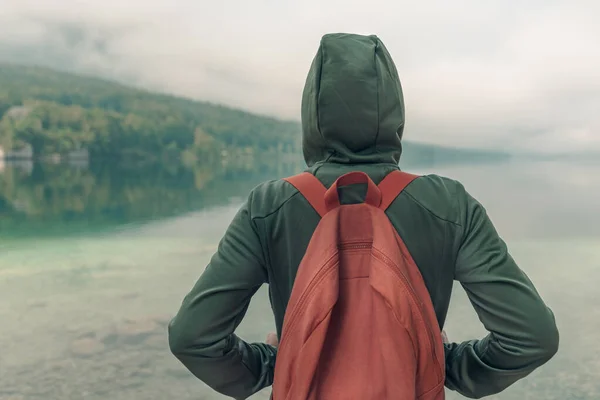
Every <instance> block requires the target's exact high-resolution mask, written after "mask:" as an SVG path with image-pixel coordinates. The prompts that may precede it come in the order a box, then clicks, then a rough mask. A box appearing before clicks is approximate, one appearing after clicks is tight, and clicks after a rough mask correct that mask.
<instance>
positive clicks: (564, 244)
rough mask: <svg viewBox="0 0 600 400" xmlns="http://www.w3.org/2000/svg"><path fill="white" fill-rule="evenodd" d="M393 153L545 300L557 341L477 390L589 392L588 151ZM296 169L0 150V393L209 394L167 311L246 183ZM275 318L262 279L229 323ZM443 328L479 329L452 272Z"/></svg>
mask: <svg viewBox="0 0 600 400" xmlns="http://www.w3.org/2000/svg"><path fill="white" fill-rule="evenodd" d="M403 167H404V168H405V169H407V170H409V171H411V172H415V173H431V172H435V173H438V174H441V175H445V176H450V177H452V178H456V179H459V180H461V181H462V182H463V183H464V185H465V186H466V187H467V189H468V190H469V191H470V192H471V193H472V194H473V195H474V196H475V197H477V198H478V199H479V200H480V201H481V202H482V203H483V204H484V205H485V206H486V208H487V209H488V212H489V214H490V216H491V218H492V220H493V221H494V222H495V224H496V227H497V229H498V230H499V232H500V233H501V235H502V236H503V237H504V239H505V240H506V241H507V242H508V245H509V248H510V249H511V250H512V253H513V255H514V257H515V258H516V260H517V261H518V262H519V264H520V265H521V267H522V268H523V269H524V270H525V271H526V273H527V274H528V275H529V276H530V277H531V278H532V280H533V281H534V282H535V283H536V285H537V287H538V289H539V291H540V293H541V295H542V296H543V297H544V299H545V300H546V301H547V303H548V304H549V305H550V306H551V307H552V308H553V310H554V312H555V314H556V317H557V321H558V324H559V328H560V331H561V345H560V350H559V353H558V354H557V356H556V357H555V358H554V359H553V360H552V361H551V362H550V363H548V364H547V365H546V366H545V367H544V368H543V369H541V370H539V371H538V372H535V373H533V374H532V375H531V376H529V377H528V378H526V379H525V380H523V381H521V382H519V383H517V384H516V385H514V386H513V387H511V388H510V389H508V390H507V391H505V392H504V393H502V394H501V395H498V396H494V397H491V398H492V399H525V400H527V399H560V400H564V399H573V400H577V399H598V398H600V380H598V377H600V344H599V342H598V339H597V338H598V332H599V331H600V307H599V306H600V292H599V291H598V290H597V287H598V282H600V268H598V267H599V266H600V213H599V212H598V211H599V210H600V207H599V205H600V163H596V164H594V163H587V164H585V163H580V164H577V163H574V162H559V161H554V162H552V161H544V162H536V163H532V162H525V161H518V160H505V161H496V162H490V163H470V164H469V163H466V164H460V163H457V162H453V163H451V164H443V163H436V162H435V160H429V162H427V163H421V164H419V163H414V164H410V165H403ZM300 168H301V165H299V164H289V165H279V166H277V167H262V168H261V169H260V170H252V169H236V170H233V169H228V168H209V167H206V168H201V167H197V168H195V169H191V168H185V167H183V166H180V165H145V166H144V165H129V166H125V165H119V164H115V163H105V165H103V166H86V165H71V166H69V165H35V166H34V165H31V164H29V163H22V164H18V165H12V164H10V165H3V166H2V168H1V172H0V299H1V301H0V348H1V349H2V350H1V351H0V399H3V400H4V399H12V400H17V399H19V400H22V399H65V400H67V399H111V400H121V399H123V400H125V399H127V400H130V399H148V400H151V399H161V400H162V399H179V400H184V399H195V400H197V399H220V398H222V397H221V396H218V395H216V394H215V393H213V392H212V391H210V390H209V389H207V388H206V387H205V386H204V385H203V384H202V383H201V382H199V381H198V380H196V379H195V378H193V377H192V376H191V375H190V374H189V373H188V372H187V370H185V369H184V368H183V367H182V366H181V365H180V364H179V362H178V361H177V360H176V359H175V358H174V357H173V356H172V355H171V354H170V352H169V349H168V345H167V339H166V324H167V321H168V320H169V318H170V317H171V316H172V315H173V313H174V312H176V310H177V309H178V307H179V304H180V302H181V300H182V298H183V296H184V295H185V294H186V293H187V291H188V290H189V289H190V288H191V286H192V285H193V283H194V282H195V280H196V279H197V277H198V276H199V275H200V273H201V272H202V270H203V268H204V266H205V265H206V263H207V261H208V259H209V258H210V256H211V255H212V253H213V252H214V251H215V248H216V246H217V243H218V240H219V239H220V235H221V234H222V233H223V232H224V230H225V228H226V227H227V225H228V223H229V221H230V220H231V218H232V217H233V215H234V213H235V211H236V210H237V208H238V207H239V205H240V204H241V202H242V201H243V199H244V198H245V197H246V195H247V194H248V192H249V190H250V189H251V188H252V187H253V186H255V185H256V184H257V183H259V182H261V181H263V180H266V179H273V178H278V177H282V176H285V175H289V174H292V173H295V172H297V171H299V169H300ZM273 327H274V324H273V318H272V315H271V311H270V307H269V304H268V299H267V295H266V287H265V288H263V290H261V291H260V292H259V293H258V294H257V296H256V297H255V298H254V299H253V301H252V304H251V307H250V309H249V311H248V314H247V318H246V319H245V320H244V322H242V325H241V327H240V329H239V334H240V335H241V336H242V337H243V338H245V339H246V340H249V341H262V340H263V339H264V337H265V336H266V334H267V333H268V332H269V331H272V330H273ZM446 330H447V332H448V334H449V336H450V339H451V340H454V341H457V340H465V339H471V338H475V337H481V336H482V335H483V334H484V331H483V329H482V327H481V326H480V323H479V321H478V319H477V316H476V315H475V313H474V311H473V310H472V308H471V306H470V304H469V302H468V300H467V299H466V297H465V295H464V292H463V291H462V289H461V288H460V286H457V287H456V288H455V294H454V297H453V300H452V304H451V309H450V313H449V316H448V322H447V326H446ZM267 396H268V391H264V392H262V393H259V394H257V395H256V396H255V398H257V399H261V398H263V399H266V398H267ZM448 398H449V399H451V400H452V399H459V398H461V396H458V395H456V394H455V393H449V395H448Z"/></svg>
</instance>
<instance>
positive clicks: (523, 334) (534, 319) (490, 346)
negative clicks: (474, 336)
mask: <svg viewBox="0 0 600 400" xmlns="http://www.w3.org/2000/svg"><path fill="white" fill-rule="evenodd" d="M460 189H461V190H460V192H459V193H458V194H457V198H458V201H459V203H460V207H459V208H460V210H461V220H462V221H461V225H462V235H460V242H459V243H457V246H458V253H457V258H456V265H455V279H456V280H457V281H459V282H460V283H461V285H462V287H463V288H464V290H465V291H466V293H467V295H468V297H469V300H470V301H471V303H472V305H473V307H474V308H475V311H476V312H477V315H478V316H479V319H480V320H481V322H482V323H483V325H484V326H485V328H486V329H487V330H488V332H489V334H488V335H487V336H486V337H485V338H484V339H482V340H472V341H467V342H463V343H460V344H456V343H450V344H445V345H444V346H445V350H446V386H447V387H448V388H449V389H452V390H455V391H458V392H459V393H461V394H462V395H464V396H466V397H470V398H480V397H484V396H488V395H492V394H495V393H498V392H500V391H502V390H504V389H506V388H507V387H508V386H510V385H512V384H513V383H515V382H516V381H518V380H519V379H521V378H524V377H525V376H527V375H528V374H530V373H531V372H532V371H533V370H535V369H536V368H538V367H539V366H541V365H542V364H544V363H546V362H547V361H548V360H550V358H552V356H554V354H555V353H556V352H557V350H558V342H559V335H558V330H557V327H556V322H555V320H554V315H553V313H552V311H551V310H550V309H549V308H548V307H547V306H546V305H545V304H544V302H543V300H542V298H541V297H540V295H539V294H538V292H537V291H536V289H535V287H534V285H533V283H532V282H531V281H530V280H529V278H528V277H527V275H525V273H524V272H523V271H522V270H521V269H519V267H518V266H517V264H516V263H515V261H514V260H513V258H512V257H511V256H510V254H509V252H508V249H507V247H506V244H505V243H504V241H503V240H502V239H501V238H500V237H499V235H498V233H497V232H496V229H495V228H494V226H493V224H492V222H491V221H490V219H489V218H488V216H487V214H486V211H485V209H484V207H483V206H482V205H481V204H480V203H479V202H477V201H476V200H475V199H474V198H473V197H471V196H470V195H469V194H468V193H466V191H465V190H464V188H463V187H462V186H460Z"/></svg>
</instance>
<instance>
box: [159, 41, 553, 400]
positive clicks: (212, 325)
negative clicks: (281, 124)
mask: <svg viewBox="0 0 600 400" xmlns="http://www.w3.org/2000/svg"><path fill="white" fill-rule="evenodd" d="M301 112H302V131H303V153H304V159H305V161H306V164H307V166H308V169H307V170H306V172H307V173H308V174H309V175H310V176H307V175H306V174H304V175H302V177H303V178H302V179H303V180H302V179H297V178H294V179H284V180H273V181H269V182H265V183H263V184H261V185H259V186H258V187H256V188H255V189H254V190H252V192H251V193H250V194H249V196H248V198H247V201H246V202H245V204H244V205H243V206H242V207H241V209H240V210H239V212H238V213H237V214H236V216H235V217H234V218H233V221H232V222H231V224H230V225H229V227H228V229H227V231H226V233H225V235H224V237H223V238H222V240H221V242H220V244H219V247H218V249H217V251H216V253H215V254H214V256H213V257H212V259H211V260H210V263H209V264H208V266H207V267H206V269H205V270H204V272H203V273H202V274H201V276H200V278H199V279H198V281H197V282H196V284H195V285H194V287H193V288H192V289H191V291H190V292H189V294H187V296H186V297H185V298H184V300H183V303H182V305H181V308H180V309H179V311H178V313H177V315H176V316H175V317H174V318H173V320H172V321H171V323H170V325H169V344H170V348H171V351H172V352H173V354H174V355H175V356H176V357H177V358H178V359H179V360H180V361H181V362H182V363H183V365H185V367H187V368H188V369H189V370H190V371H191V373H193V374H194V375H195V376H196V377H198V378H199V379H200V380H202V381H203V382H204V383H206V384H207V385H208V386H210V387H211V388H213V389H214V390H216V391H217V392H219V393H221V394H223V395H226V396H229V397H231V398H235V399H245V398H248V397H250V396H251V395H253V394H254V393H256V392H258V391H260V390H262V389H264V388H266V387H269V386H271V385H273V386H274V393H273V398H274V399H275V400H279V399H282V400H283V398H288V399H299V400H301V399H309V398H310V399H313V398H314V399H318V398H319V397H321V398H325V399H329V398H331V397H327V396H326V395H324V393H334V392H331V391H332V390H343V387H344V386H348V387H352V388H353V390H354V391H355V393H356V396H357V397H356V398H357V399H358V398H361V399H367V398H373V399H386V398H390V399H396V398H410V396H408V397H400V393H394V390H408V391H411V393H413V394H412V395H411V396H414V397H412V398H416V397H419V398H422V399H429V398H431V399H443V396H444V394H443V387H444V386H445V387H446V388H448V389H450V390H453V391H457V392H459V393H461V394H462V395H464V396H466V397H469V398H481V397H484V396H488V395H492V394H496V393H499V392H501V391H503V390H505V389H506V388H508V387H509V386H511V385H512V384H514V383H515V382H517V381H518V380H520V379H522V378H524V377H526V376H528V375H529V374H530V373H531V372H533V371H534V370H536V369H537V368H539V367H540V366H542V365H543V364H545V363H546V362H547V361H548V360H550V359H551V358H552V357H553V356H554V354H555V353H556V352H557V350H558V343H559V334H558V330H557V327H556V322H555V318H554V315H553V313H552V311H551V310H550V309H549V308H548V307H547V306H546V305H545V304H544V301H543V300H542V298H541V297H540V295H539V294H538V292H537V290H536V288H535V287H534V285H533V283H532V282H531V280H530V279H529V278H528V277H527V275H526V274H525V273H524V272H523V271H522V270H521V269H520V268H519V267H518V266H517V264H516V262H515V260H514V259H513V258H512V257H511V255H510V254H509V251H508V249H507V246H506V244H505V242H504V241H503V240H502V239H501V237H500V236H499V234H498V233H497V231H496V229H495V228H494V225H493V224H492V221H491V220H490V218H489V217H488V215H487V214H486V210H485V208H484V207H483V206H482V205H481V204H480V203H479V202H478V201H477V200H476V199H475V198H473V196H471V195H470V194H469V193H468V192H467V190H466V189H465V187H464V186H463V185H462V184H461V183H460V182H458V181H456V180H453V179H450V178H445V177H441V176H438V175H426V176H411V175H409V174H405V173H404V172H400V171H399V167H398V164H399V161H400V157H401V154H402V141H401V139H402V136H403V130H404V123H405V108H404V99H403V94H402V88H401V85H400V80H399V78H398V73H397V70H396V67H395V65H394V62H393V61H392V58H391V56H390V54H389V53H388V51H387V50H386V48H385V46H384V44H383V43H382V42H381V40H380V39H379V38H378V37H376V36H374V35H371V36H363V35H355V34H342V33H336V34H327V35H325V36H323V38H322V40H321V43H320V46H319V49H318V51H317V54H316V56H315V58H314V60H313V63H312V65H311V68H310V71H309V73H308V77H307V79H306V84H305V87H304V92H303V97H302V109H301ZM315 178H316V180H315ZM400 186H401V187H400ZM311 196H312V197H311ZM390 196H391V197H390ZM311 199H312V200H311ZM323 199H325V200H323ZM384 203H385V207H384V205H383V204H384ZM344 210H354V211H352V212H347V211H344ZM382 216H384V217H386V218H385V220H384V219H382ZM359 217H360V218H363V220H362V221H363V222H364V223H362V225H356V224H358V222H357V218H359ZM369 221H379V222H378V223H377V224H373V226H371V225H370V224H371V222H369ZM353 224H354V225H353ZM350 226H354V227H355V228H352V229H346V230H344V227H350ZM317 227H319V228H317ZM336 227H337V228H336ZM325 229H330V230H329V231H325ZM335 229H338V231H336V230H335ZM327 232H329V233H330V234H329V233H327ZM313 235H321V236H319V237H318V238H316V239H315V240H311V239H313ZM336 235H337V236H336ZM353 235H354V236H353ZM352 237H356V238H358V239H356V240H357V242H356V243H359V242H358V240H359V239H360V243H363V244H360V245H357V246H348V245H347V243H350V242H351V239H352ZM336 238H337V239H336ZM340 238H341V239H340ZM365 238H366V239H365ZM342 240H345V241H346V242H344V243H342V242H341V241H342ZM348 241H350V242H348ZM330 243H332V245H331V246H329V244H330ZM376 243H379V244H381V248H382V249H383V250H381V249H379V248H375V247H377V246H379V244H377V245H376ZM390 243H392V244H393V245H389V246H388V244H390ZM396 244H397V246H396ZM326 245H327V246H326ZM386 246H387V247H386ZM317 250H318V251H321V252H329V253H327V254H328V257H330V258H328V260H329V259H331V260H334V261H333V262H332V263H333V264H331V263H330V264H327V263H326V261H327V260H324V258H323V257H321V256H319V254H321V255H323V254H325V253H319V254H317V253H315V252H316V251H317ZM383 253H385V254H383ZM305 256H306V257H305ZM313 256H314V257H313ZM309 257H310V260H304V262H303V259H305V258H307V259H308V258H309ZM386 260H387V261H386ZM384 261H385V262H384ZM348 265H353V266H355V267H356V268H357V269H358V268H359V269H361V271H366V272H364V274H366V275H364V274H363V272H360V273H357V274H358V275H356V276H353V277H352V278H353V280H352V282H351V281H350V280H349V279H347V280H345V281H343V276H346V275H348V274H353V273H355V272H356V271H355V272H352V271H348V270H344V268H345V266H348ZM300 266H302V268H300ZM311 268H314V271H311V270H310V269H311ZM330 271H334V272H333V273H330ZM313 272H314V275H311V274H312V273H313ZM363 275H364V276H363ZM311 276H312V278H315V277H316V276H318V277H319V279H318V280H317V279H316V278H315V279H312V278H310V277H311ZM381 277H387V278H381ZM309 278H310V279H309ZM354 278H356V279H354ZM454 281H458V282H459V283H460V284H461V286H462V288H463V289H464V290H465V292H466V294H467V295H468V297H469V300H470V301H471V304H472V305H473V307H474V309H475V311H476V313H477V315H478V317H479V319H480V320H481V322H482V324H483V325H484V327H485V328H486V330H487V331H488V332H489V333H488V335H487V336H485V337H484V338H482V339H473V340H468V341H464V342H462V343H453V342H452V343H448V340H447V338H445V333H444V334H443V336H442V330H443V327H444V323H445V320H446V314H447V312H448V306H449V303H450V296H451V292H452V286H453V282H454ZM321 282H324V283H321ZM265 283H266V284H268V285H269V298H270V302H271V306H272V310H273V313H274V317H275V325H276V330H277V333H276V334H270V335H269V336H268V338H267V341H266V343H248V342H246V341H244V340H243V339H242V338H240V337H238V336H237V335H236V334H235V331H236V328H237V327H238V325H239V324H240V322H241V321H242V319H243V317H244V315H245V313H246V310H247V308H248V305H249V303H250V300H251V298H252V296H253V295H254V294H255V293H256V292H257V290H258V289H259V288H260V287H261V286H262V285H263V284H265ZM353 285H354V286H353ZM300 286H302V287H300ZM311 288H312V289H311ZM352 288H356V289H352ZM305 289H306V290H305ZM296 292H297V293H296ZM353 294H354V295H355V296H360V299H356V298H354V297H353ZM411 296H412V297H411ZM326 303H327V304H329V303H331V304H329V305H328V306H325V304H326ZM369 310H370V311H369ZM386 310H387V311H386ZM397 310H404V311H405V312H399V311H397ZM386 313H387V314H386ZM292 314H293V315H292ZM407 315H408V316H407ZM412 316H416V317H415V318H412ZM409 317H410V318H409ZM354 319H356V321H358V322H356V324H355V325H352V326H353V328H352V329H348V328H345V326H347V325H345V324H346V323H348V324H350V323H352V324H354V323H355V322H354ZM361 319H362V321H364V325H365V326H363V325H361V324H360V320H361ZM351 320H352V322H349V321H351ZM315 321H316V322H315ZM321 321H326V323H322V324H319V323H317V322H321ZM423 322H425V323H423ZM411 324H413V325H411ZM323 325H326V326H325V327H323ZM376 327H389V328H386V329H384V330H380V331H375V330H374V329H375V328H376ZM359 333H360V334H361V335H362V334H364V336H362V339H361V338H360V337H359V336H353V335H359ZM282 334H283V336H282ZM443 337H444V338H445V339H444V340H443V339H442V338H443ZM278 338H280V339H281V340H278ZM428 339H429V340H431V342H430V343H427V340H428ZM359 340H360V341H359ZM442 340H443V341H444V343H443V344H442ZM286 341H288V342H289V345H288V346H286V345H285V342H286ZM338 342H339V343H344V344H349V345H348V346H346V347H343V346H342V344H339V345H338V344H336V343H338ZM278 346H279V347H278ZM396 346H397V347H396ZM284 347H285V349H284ZM423 349H425V350H423ZM422 350H423V351H422ZM438 350H440V351H439V352H438ZM278 353H279V357H280V358H278ZM303 354H304V355H303ZM318 354H321V356H318ZM315 355H317V356H316V357H317V358H315ZM325 355H327V356H325ZM319 357H320V358H319ZM344 357H345V358H344ZM361 357H362V358H361ZM401 357H406V360H410V361H407V362H406V364H407V365H411V367H410V368H408V367H407V369H406V370H402V371H403V372H401V374H406V375H407V376H408V377H410V379H412V382H413V383H414V382H415V379H413V377H417V379H423V382H426V381H428V379H429V381H430V382H432V383H431V385H430V386H427V388H426V386H422V387H420V388H419V387H417V388H414V389H413V388H408V387H404V386H403V387H400V386H399V385H401V383H397V382H391V381H394V380H397V381H399V382H400V381H404V380H403V377H402V376H400V377H397V379H388V380H387V381H384V380H382V379H377V376H375V375H372V374H371V375H370V371H382V373H383V375H381V376H385V374H386V368H387V367H386V366H390V367H389V368H396V367H398V368H404V367H402V365H401V364H399V363H398V360H396V358H401ZM436 357H437V358H436ZM276 359H277V368H276ZM291 360H294V361H293V362H292V361H291ZM401 361H402V360H401ZM437 364H441V368H442V370H441V371H437V372H436V371H435V370H434V368H436V367H435V366H436V365H437ZM326 365H327V366H328V367H325V366H326ZM332 365H336V366H337V367H336V368H338V369H344V371H343V372H344V373H343V374H342V373H341V372H340V373H337V372H336V370H334V369H331V368H330V367H331V366H332ZM284 366H285V369H286V370H285V371H284V370H283V368H284ZM392 366H393V367H392ZM412 366H414V368H413V367H412ZM328 368H329V369H328ZM290 371H291V372H290ZM392 372H394V373H396V371H395V370H394V371H392ZM425 375H431V377H427V376H425ZM353 376H356V378H355V382H353V381H352V380H351V379H350V378H351V377H353ZM361 376H367V377H369V379H371V381H370V382H369V385H366V386H369V387H368V388H366V387H365V385H364V384H363V383H364V382H363V381H361ZM344 377H346V378H344ZM344 379H346V380H344ZM407 379H408V378H407ZM410 379H408V380H407V381H410ZM284 382H285V383H284ZM303 382H309V383H306V385H305V384H304V383H303ZM356 382H358V383H356ZM358 384H360V385H362V386H360V385H359V386H356V385H358ZM278 385H279V386H278ZM286 385H287V386H286ZM303 385H304V386H303ZM328 385H329V386H331V388H329V387H327V386H328ZM335 385H338V386H337V387H334V386H335ZM352 385H354V386H352ZM415 385H416V386H419V384H418V383H417V384H413V386H415ZM423 385H425V384H423ZM436 385H437V386H436ZM440 385H441V386H440ZM278 387H280V388H281V389H278ZM284 387H285V388H284ZM277 390H279V392H277ZM359 392H360V393H359ZM406 393H408V392H406ZM432 393H434V394H432ZM359 394H360V395H359ZM395 396H396V397H395ZM428 396H429V397H428ZM339 398H342V397H339ZM343 398H347V397H343Z"/></svg>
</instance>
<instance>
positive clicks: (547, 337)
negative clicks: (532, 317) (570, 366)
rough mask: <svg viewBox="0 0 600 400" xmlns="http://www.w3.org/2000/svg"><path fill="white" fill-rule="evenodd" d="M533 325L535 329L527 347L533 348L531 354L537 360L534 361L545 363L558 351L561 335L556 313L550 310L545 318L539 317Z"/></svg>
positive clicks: (538, 363) (540, 363) (539, 363)
mask: <svg viewBox="0 0 600 400" xmlns="http://www.w3.org/2000/svg"><path fill="white" fill-rule="evenodd" d="M531 327H532V328H533V329H532V331H531V332H530V334H531V337H530V341H529V342H530V343H529V346H527V347H530V349H531V350H530V351H531V353H530V354H531V356H532V357H533V358H534V360H535V361H534V363H535V364H537V365H543V364H545V363H547V362H548V361H550V360H551V359H552V358H553V357H554V355H555V354H556V353H557V352H558V347H559V342H560V335H559V332H558V327H557V325H556V321H555V319H554V315H553V314H552V312H551V311H550V310H548V314H547V315H546V316H545V317H544V318H538V320H537V321H536V322H534V323H533V324H532V325H531Z"/></svg>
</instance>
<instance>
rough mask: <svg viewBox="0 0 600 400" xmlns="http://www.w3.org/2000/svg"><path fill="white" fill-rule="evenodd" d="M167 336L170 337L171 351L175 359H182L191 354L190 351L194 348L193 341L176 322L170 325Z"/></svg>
mask: <svg viewBox="0 0 600 400" xmlns="http://www.w3.org/2000/svg"><path fill="white" fill-rule="evenodd" d="M167 334H168V337H169V349H170V350H171V353H173V355H174V356H175V357H177V358H180V357H181V356H184V355H185V354H187V353H188V352H189V349H190V348H191V347H192V343H191V340H190V339H189V337H188V335H186V334H185V331H184V330H183V329H182V328H181V326H180V325H179V324H177V323H176V321H175V320H172V321H171V322H170V323H169V327H168V332H167Z"/></svg>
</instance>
